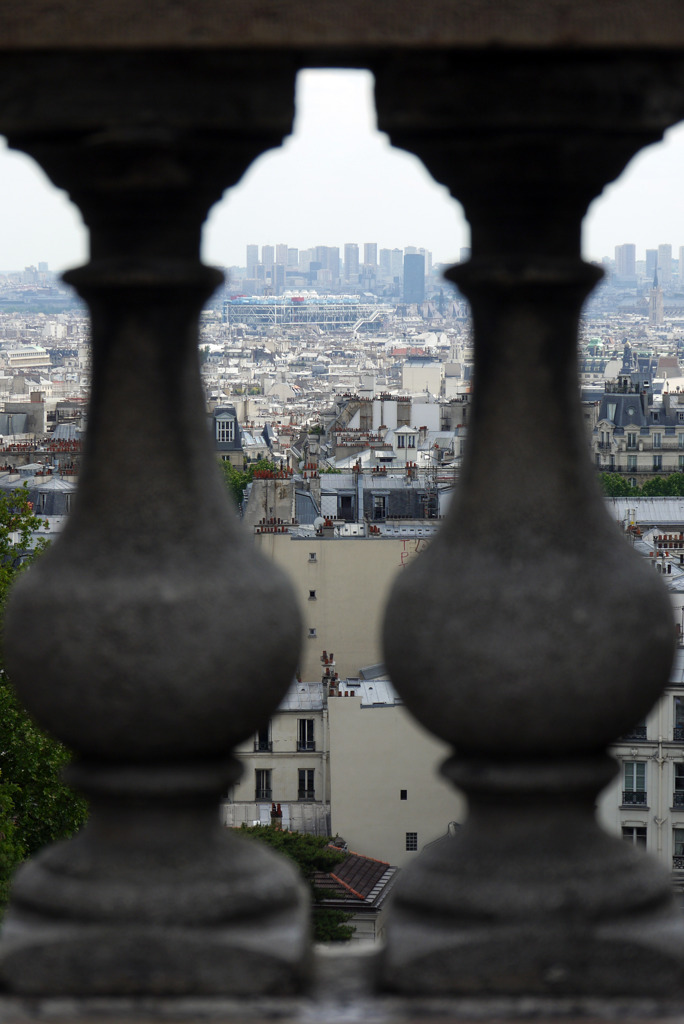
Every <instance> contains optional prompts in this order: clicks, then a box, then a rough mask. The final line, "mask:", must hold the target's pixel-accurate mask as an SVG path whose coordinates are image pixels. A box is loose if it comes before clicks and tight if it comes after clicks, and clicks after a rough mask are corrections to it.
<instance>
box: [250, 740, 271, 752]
mask: <svg viewBox="0 0 684 1024" xmlns="http://www.w3.org/2000/svg"><path fill="white" fill-rule="evenodd" d="M272 751H273V743H272V741H271V740H254V753H255V754H270V753H272Z"/></svg>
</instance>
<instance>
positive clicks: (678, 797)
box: [672, 789, 684, 807]
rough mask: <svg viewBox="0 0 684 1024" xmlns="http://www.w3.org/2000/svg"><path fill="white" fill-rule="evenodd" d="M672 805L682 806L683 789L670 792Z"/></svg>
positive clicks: (683, 801) (683, 800)
mask: <svg viewBox="0 0 684 1024" xmlns="http://www.w3.org/2000/svg"><path fill="white" fill-rule="evenodd" d="M672 806H673V807H684V789H676V790H675V791H674V793H673V794H672Z"/></svg>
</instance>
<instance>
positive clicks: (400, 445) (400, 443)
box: [397, 434, 406, 448]
mask: <svg viewBox="0 0 684 1024" xmlns="http://www.w3.org/2000/svg"><path fill="white" fill-rule="evenodd" d="M405 447H406V438H405V437H404V435H403V434H397V448H405Z"/></svg>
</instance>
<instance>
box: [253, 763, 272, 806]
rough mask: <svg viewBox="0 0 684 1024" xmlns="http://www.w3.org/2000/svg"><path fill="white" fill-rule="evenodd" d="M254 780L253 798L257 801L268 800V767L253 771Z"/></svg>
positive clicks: (269, 779)
mask: <svg viewBox="0 0 684 1024" xmlns="http://www.w3.org/2000/svg"><path fill="white" fill-rule="evenodd" d="M254 775H255V777H256V778H255V781H256V793H255V796H254V799H255V800H256V801H257V802H258V801H259V800H270V799H271V792H272V791H271V769H270V768H257V769H256V771H255V772H254Z"/></svg>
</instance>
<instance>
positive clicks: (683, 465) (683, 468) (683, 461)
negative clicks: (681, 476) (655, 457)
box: [678, 455, 684, 473]
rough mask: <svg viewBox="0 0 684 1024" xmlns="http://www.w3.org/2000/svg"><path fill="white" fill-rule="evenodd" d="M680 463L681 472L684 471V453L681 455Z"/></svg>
mask: <svg viewBox="0 0 684 1024" xmlns="http://www.w3.org/2000/svg"><path fill="white" fill-rule="evenodd" d="M678 465H679V471H680V473H681V472H684V455H680V456H679V463H678Z"/></svg>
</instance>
